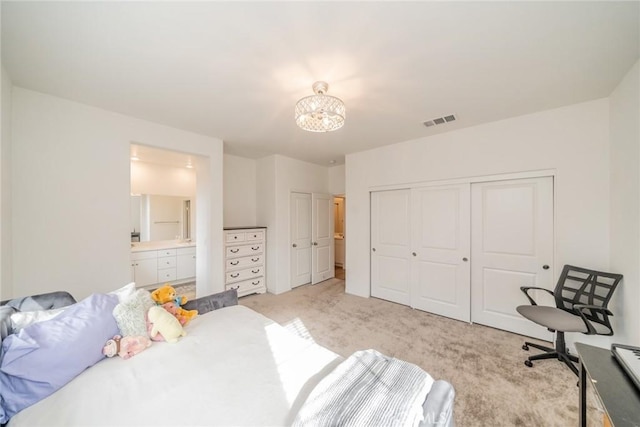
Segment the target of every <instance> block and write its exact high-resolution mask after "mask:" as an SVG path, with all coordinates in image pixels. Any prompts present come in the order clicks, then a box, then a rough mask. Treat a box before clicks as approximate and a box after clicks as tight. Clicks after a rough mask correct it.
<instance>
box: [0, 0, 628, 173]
mask: <svg viewBox="0 0 640 427" xmlns="http://www.w3.org/2000/svg"><path fill="white" fill-rule="evenodd" d="M1 7H2V11H1V12H2V63H3V65H4V67H5V69H6V70H7V71H8V73H9V75H10V77H11V79H12V81H13V84H14V85H16V86H20V87H24V88H28V89H32V90H36V91H40V92H45V93H49V94H52V95H55V96H59V97H63V98H67V99H71V100H75V101H78V102H82V103H85V104H90V105H94V106H97V107H101V108H104V109H107V110H111V111H116V112H119V113H123V114H127V115H130V116H134V117H138V118H142V119H147V120H150V121H154V122H158V123H162V124H166V125H170V126H174V127H177V128H181V129H185V130H189V131H193V132H198V133H201V134H205V135H209V136H213V137H217V138H220V139H222V140H223V141H224V143H225V152H226V153H229V154H236V155H240V156H245V157H252V158H258V157H262V156H264V155H269V154H282V155H286V156H289V157H293V158H297V159H301V160H305V161H309V162H314V163H318V164H322V165H329V162H330V161H331V160H334V161H335V162H336V163H335V164H340V163H343V162H344V156H345V154H348V153H353V152H357V151H362V150H367V149H371V148H374V147H379V146H382V145H387V144H392V143H396V142H401V141H406V140H412V139H416V138H421V137H424V136H429V135H434V134H437V133H442V132H447V131H451V130H454V129H459V128H462V127H468V126H473V125H477V124H481V123H486V122H491V121H496V120H501V119H505V118H509V117H514V116H518V115H522V114H527V113H532V112H536V111H541V110H546V109H551V108H555V107H559V106H563V105H568V104H574V103H578V102H583V101H587V100H591V99H597V98H602V97H607V96H608V95H609V94H610V93H611V91H612V90H613V89H614V88H615V87H616V85H617V84H618V83H619V82H620V80H621V79H622V77H623V76H624V75H625V74H626V72H627V71H628V70H629V69H630V68H631V66H632V65H633V64H634V63H635V62H636V61H637V60H638V58H639V57H640V51H639V39H640V35H639V34H640V33H639V22H640V3H639V2H636V1H633V2H610V1H604V2H591V1H587V2H579V1H571V2H551V1H547V2H522V1H512V2H337V1H336V2H268V1H262V2H255V3H253V2H154V1H145V2H76V1H74V2H55V1H46V2H7V1H3V2H2V4H1ZM317 80H325V81H327V82H328V83H329V92H328V93H329V94H330V95H334V96H337V97H339V98H341V99H342V100H343V101H344V102H345V104H346V108H347V117H346V124H345V125H344V127H343V128H342V129H340V130H338V131H336V132H331V133H310V132H305V131H303V130H301V129H299V128H297V126H296V124H295V121H294V118H293V110H294V105H295V103H296V101H297V100H298V99H299V98H301V97H303V96H307V95H311V94H312V90H311V85H312V84H313V82H315V81H317ZM449 114H455V115H456V117H457V120H456V121H454V122H450V123H446V124H443V125H439V126H432V127H429V128H427V127H425V126H423V124H422V123H423V122H424V121H426V120H429V119H433V118H436V117H442V116H446V115H449Z"/></svg>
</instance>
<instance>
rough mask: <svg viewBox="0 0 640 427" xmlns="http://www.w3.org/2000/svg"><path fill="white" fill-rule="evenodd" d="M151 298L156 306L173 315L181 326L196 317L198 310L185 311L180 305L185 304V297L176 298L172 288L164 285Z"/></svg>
mask: <svg viewBox="0 0 640 427" xmlns="http://www.w3.org/2000/svg"><path fill="white" fill-rule="evenodd" d="M151 298H152V299H153V300H154V301H155V302H156V304H158V305H161V306H163V307H164V309H165V310H167V311H168V312H169V313H171V314H173V315H174V316H175V318H176V319H178V321H179V322H180V324H181V325H183V326H186V325H187V323H189V322H190V321H191V319H193V318H194V317H196V316H197V315H198V310H185V309H183V308H182V307H181V305H183V304H185V303H186V302H187V297H185V296H177V295H176V290H175V289H174V287H173V286H171V285H169V284H166V285H163V286H161V287H159V288H158V289H156V290H155V291H153V292H152V293H151Z"/></svg>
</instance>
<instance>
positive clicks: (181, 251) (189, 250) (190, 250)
mask: <svg viewBox="0 0 640 427" xmlns="http://www.w3.org/2000/svg"><path fill="white" fill-rule="evenodd" d="M191 254H193V255H195V254H196V247H195V246H189V247H188V248H178V255H191Z"/></svg>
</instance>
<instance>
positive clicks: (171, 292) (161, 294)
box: [151, 284, 187, 306]
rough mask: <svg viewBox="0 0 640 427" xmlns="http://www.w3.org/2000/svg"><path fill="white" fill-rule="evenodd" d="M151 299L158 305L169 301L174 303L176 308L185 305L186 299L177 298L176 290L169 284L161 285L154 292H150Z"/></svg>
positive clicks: (182, 297) (183, 297)
mask: <svg viewBox="0 0 640 427" xmlns="http://www.w3.org/2000/svg"><path fill="white" fill-rule="evenodd" d="M151 298H153V300H154V301H155V302H156V304H158V305H162V304H164V303H167V302H171V301H173V302H175V303H176V305H177V306H182V305H184V304H186V303H187V297H185V296H181V297H179V296H177V295H176V290H175V289H174V288H173V286H171V285H169V284H166V285H162V286H160V287H159V288H158V289H156V290H155V291H153V292H151Z"/></svg>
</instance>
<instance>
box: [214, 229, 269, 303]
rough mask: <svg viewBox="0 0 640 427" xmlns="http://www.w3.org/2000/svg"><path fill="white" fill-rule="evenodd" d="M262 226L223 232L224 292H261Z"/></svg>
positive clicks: (263, 289) (264, 232)
mask: <svg viewBox="0 0 640 427" xmlns="http://www.w3.org/2000/svg"><path fill="white" fill-rule="evenodd" d="M266 238H267V228H266V227H231V228H225V229H224V241H225V248H224V256H225V260H224V262H225V282H224V284H225V290H229V289H236V290H237V291H238V296H239V297H242V296H245V295H250V294H255V293H265V292H266V291H267V286H266V280H265V278H266V271H265V268H266V265H267V264H266Z"/></svg>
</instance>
